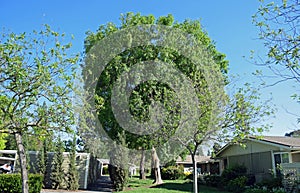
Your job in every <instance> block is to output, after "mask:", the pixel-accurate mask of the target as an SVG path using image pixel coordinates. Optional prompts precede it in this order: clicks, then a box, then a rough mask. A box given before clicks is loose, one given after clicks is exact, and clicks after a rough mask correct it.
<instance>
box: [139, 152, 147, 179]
mask: <svg viewBox="0 0 300 193" xmlns="http://www.w3.org/2000/svg"><path fill="white" fill-rule="evenodd" d="M145 157H146V155H145V150H144V148H143V149H142V157H141V161H140V179H141V180H145V179H146V175H145V159H146V158H145Z"/></svg>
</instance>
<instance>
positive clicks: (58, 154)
mask: <svg viewBox="0 0 300 193" xmlns="http://www.w3.org/2000/svg"><path fill="white" fill-rule="evenodd" d="M63 152H64V146H63V142H62V141H61V139H60V137H59V138H58V141H57V142H56V149H55V153H54V157H53V161H52V167H51V175H50V179H51V182H52V188H53V189H59V188H63V185H64V182H65V173H64V169H63V162H64V157H63Z"/></svg>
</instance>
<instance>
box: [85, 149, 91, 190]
mask: <svg viewBox="0 0 300 193" xmlns="http://www.w3.org/2000/svg"><path fill="white" fill-rule="evenodd" d="M85 166H86V168H85V176H84V185H83V188H84V189H87V183H88V181H87V179H88V175H89V168H90V154H89V153H88V154H87V157H86V165H85Z"/></svg>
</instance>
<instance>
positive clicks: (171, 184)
mask: <svg viewBox="0 0 300 193" xmlns="http://www.w3.org/2000/svg"><path fill="white" fill-rule="evenodd" d="M152 182H153V180H152V179H147V180H139V179H138V178H131V179H130V180H129V183H128V188H126V189H125V191H126V192H147V193H152V192H153V193H158V192H161V193H164V192H167V193H179V192H193V183H192V182H191V181H190V180H164V184H161V185H153V184H152ZM198 189H199V192H200V193H217V192H218V193H220V192H221V193H227V192H223V191H219V190H217V189H215V188H211V187H206V186H202V185H199V187H198Z"/></svg>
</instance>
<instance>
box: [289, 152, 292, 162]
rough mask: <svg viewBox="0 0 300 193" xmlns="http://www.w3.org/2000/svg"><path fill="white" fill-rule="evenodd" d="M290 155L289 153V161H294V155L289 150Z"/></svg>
mask: <svg viewBox="0 0 300 193" xmlns="http://www.w3.org/2000/svg"><path fill="white" fill-rule="evenodd" d="M288 155H289V163H292V162H293V157H292V154H291V152H289V153H288Z"/></svg>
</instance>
